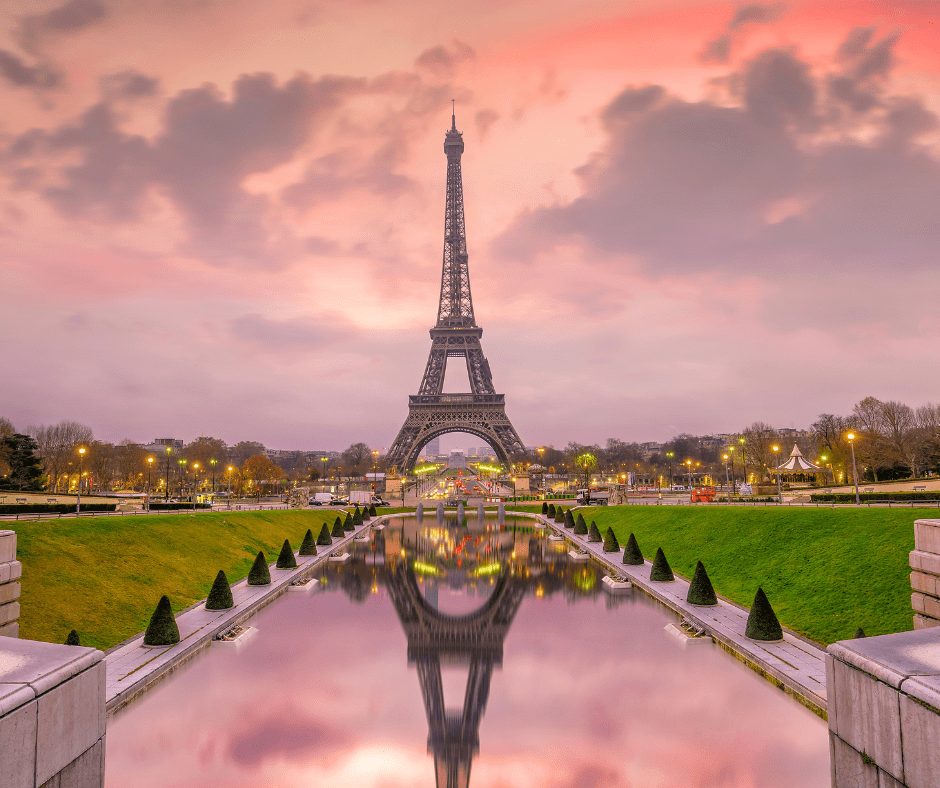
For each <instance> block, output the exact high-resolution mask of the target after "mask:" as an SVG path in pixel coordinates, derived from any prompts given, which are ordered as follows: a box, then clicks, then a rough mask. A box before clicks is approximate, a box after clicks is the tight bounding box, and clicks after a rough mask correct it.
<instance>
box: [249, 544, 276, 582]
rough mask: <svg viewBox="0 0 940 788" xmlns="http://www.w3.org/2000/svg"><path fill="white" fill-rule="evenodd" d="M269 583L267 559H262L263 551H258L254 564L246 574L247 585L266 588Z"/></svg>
mask: <svg viewBox="0 0 940 788" xmlns="http://www.w3.org/2000/svg"><path fill="white" fill-rule="evenodd" d="M270 582H271V570H270V569H268V559H267V558H265V557H264V550H259V551H258V555H256V556H255V562H254V563H253V564H252V565H251V571H250V572H248V585H250V586H266V585H268V584H269V583H270Z"/></svg>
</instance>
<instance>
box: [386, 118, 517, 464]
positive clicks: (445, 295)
mask: <svg viewBox="0 0 940 788" xmlns="http://www.w3.org/2000/svg"><path fill="white" fill-rule="evenodd" d="M463 148H464V146H463V135H462V134H461V132H459V131H457V118H456V115H454V114H452V115H451V126H450V131H448V132H447V134H446V136H445V137H444V153H445V154H447V200H446V203H445V208H444V266H443V270H442V272H441V301H440V306H439V307H438V310H437V324H436V325H435V326H434V328H432V329H431V354H430V355H429V356H428V365H427V367H426V368H425V370H424V379H423V380H422V381H421V388H420V389H419V391H418V394H417V395H412V396H410V397H408V417H407V418H406V419H405V423H404V425H403V426H402V428H401V430H400V431H399V433H398V437H397V438H395V442H394V443H393V444H392V447H391V448H390V449H389V451H388V454H387V455H386V461H387V463H388V464H389V465H396V466H398V468H400V469H402V470H405V471H407V470H408V469H410V468H412V467H413V466H414V464H415V463H416V462H417V461H418V454H419V453H420V452H421V449H423V448H424V446H425V444H427V442H428V441H430V440H433V439H434V438H436V437H437V436H439V435H443V434H444V433H447V432H468V433H470V434H472V435H476V436H477V437H479V438H482V439H483V440H484V441H486V442H487V443H488V444H489V445H490V446H492V447H493V450H494V451H495V452H496V455H497V457H499V460H500V462H502V463H503V464H504V465H508V464H509V458H510V456H511V455H513V454H517V453H522V452H524V451H525V447H524V446H523V445H522V440H521V439H520V438H519V434H518V433H517V432H516V430H515V428H514V427H513V426H512V422H510V421H509V417H508V416H507V415H506V402H505V397H504V395H502V394H497V393H496V390H495V389H494V388H493V377H492V375H491V374H490V365H489V362H487V360H486V357H485V356H484V355H483V347H482V345H481V344H480V337H481V336H482V335H483V329H482V328H480V327H479V326H478V325H477V324H476V320H475V319H474V317H473V300H472V298H471V297H470V270H469V267H468V265H467V233H466V228H465V226H464V214H463V183H462V179H461V174H460V157H461V155H462V154H463ZM449 358H463V359H465V360H466V363H467V374H468V375H469V378H470V392H469V393H466V394H444V393H443V389H444V372H445V371H446V369H447V360H448V359H449Z"/></svg>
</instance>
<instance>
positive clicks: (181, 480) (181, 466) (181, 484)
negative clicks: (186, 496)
mask: <svg viewBox="0 0 940 788" xmlns="http://www.w3.org/2000/svg"><path fill="white" fill-rule="evenodd" d="M176 463H177V465H179V468H180V496H179V497H180V501H182V500H183V468H184V466H185V465H186V460H183V459H180V460H177V461H176Z"/></svg>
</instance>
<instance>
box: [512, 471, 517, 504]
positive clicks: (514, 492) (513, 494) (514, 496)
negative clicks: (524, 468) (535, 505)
mask: <svg viewBox="0 0 940 788" xmlns="http://www.w3.org/2000/svg"><path fill="white" fill-rule="evenodd" d="M512 499H513V501H515V500H516V477H515V476H513V477H512Z"/></svg>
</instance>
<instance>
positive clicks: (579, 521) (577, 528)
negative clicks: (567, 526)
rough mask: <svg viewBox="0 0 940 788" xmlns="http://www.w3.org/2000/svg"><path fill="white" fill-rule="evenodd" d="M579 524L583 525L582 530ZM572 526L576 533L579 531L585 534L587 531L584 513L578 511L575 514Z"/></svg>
mask: <svg viewBox="0 0 940 788" xmlns="http://www.w3.org/2000/svg"><path fill="white" fill-rule="evenodd" d="M581 526H584V530H583V531H582V530H581ZM574 527H575V531H574V532H575V533H576V534H580V533H585V534H586V533H587V522H586V521H585V519H584V515H583V514H581V512H578V516H577V518H576V519H575V521H574Z"/></svg>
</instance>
